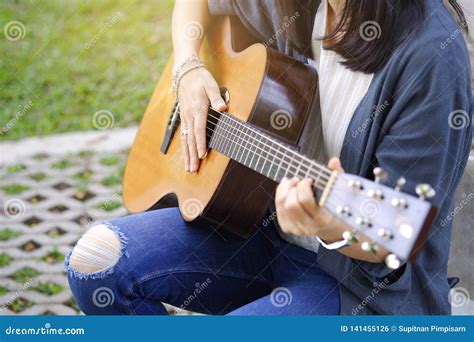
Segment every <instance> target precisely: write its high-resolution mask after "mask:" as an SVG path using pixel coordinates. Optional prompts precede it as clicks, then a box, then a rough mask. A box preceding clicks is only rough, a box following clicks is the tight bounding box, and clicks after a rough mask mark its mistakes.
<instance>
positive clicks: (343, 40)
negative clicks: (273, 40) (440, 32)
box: [276, 0, 467, 73]
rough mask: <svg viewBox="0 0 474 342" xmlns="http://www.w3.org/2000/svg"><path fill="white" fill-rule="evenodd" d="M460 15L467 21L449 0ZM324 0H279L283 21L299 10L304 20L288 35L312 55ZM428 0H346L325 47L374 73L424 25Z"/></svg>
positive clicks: (356, 67) (453, 1)
mask: <svg viewBox="0 0 474 342" xmlns="http://www.w3.org/2000/svg"><path fill="white" fill-rule="evenodd" d="M449 2H450V4H451V6H452V7H453V9H454V11H455V12H456V13H457V15H458V16H459V18H460V21H461V23H462V25H461V27H463V29H465V30H466V31H467V24H466V20H465V17H464V14H463V12H462V10H461V7H460V6H459V5H458V3H457V2H456V0H449ZM319 3H320V0H277V3H276V7H277V11H278V12H279V14H280V16H281V18H282V20H284V18H287V17H288V16H291V15H293V14H294V13H299V14H300V18H301V21H302V22H298V23H297V24H296V25H292V26H291V27H289V28H288V29H287V30H286V31H285V34H286V35H287V39H288V41H289V43H290V45H291V46H292V47H293V48H294V49H296V50H297V51H299V52H300V53H302V54H304V55H306V56H311V34H312V27H313V23H314V17H315V14H316V9H317V7H318V5H319ZM425 7H426V4H425V0H346V3H345V6H344V10H343V12H342V17H341V20H340V21H339V23H338V25H337V27H336V28H335V29H334V30H333V31H332V32H328V34H327V35H326V36H325V37H320V38H321V40H323V41H324V42H325V48H326V49H327V50H332V51H335V52H337V53H338V54H340V55H341V56H342V57H343V58H344V62H343V65H345V66H346V67H347V68H349V69H351V70H353V71H362V72H365V73H374V72H376V71H377V70H379V69H380V67H382V66H383V65H384V64H385V62H386V61H387V60H388V59H389V58H390V56H391V55H392V53H393V51H394V50H395V48H396V47H397V46H398V45H400V44H401V43H402V42H403V41H404V40H406V39H407V38H408V37H409V36H410V35H412V34H414V33H415V32H416V31H417V30H418V29H419V28H420V27H421V25H422V24H423V21H424V19H425V15H426V14H425V11H426V8H425Z"/></svg>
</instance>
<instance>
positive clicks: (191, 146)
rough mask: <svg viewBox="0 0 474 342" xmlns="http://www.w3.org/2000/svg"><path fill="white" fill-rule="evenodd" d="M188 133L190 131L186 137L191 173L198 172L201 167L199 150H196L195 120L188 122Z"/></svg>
mask: <svg viewBox="0 0 474 342" xmlns="http://www.w3.org/2000/svg"><path fill="white" fill-rule="evenodd" d="M191 118H192V116H191ZM187 131H188V134H187V135H186V137H187V144H188V153H189V171H191V172H196V171H197V169H198V165H199V159H198V155H197V149H196V138H195V136H194V122H193V119H191V120H189V121H188V125H187Z"/></svg>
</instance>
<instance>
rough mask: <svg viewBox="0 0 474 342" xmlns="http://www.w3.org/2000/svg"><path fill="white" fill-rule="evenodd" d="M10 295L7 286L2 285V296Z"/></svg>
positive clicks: (0, 286)
mask: <svg viewBox="0 0 474 342" xmlns="http://www.w3.org/2000/svg"><path fill="white" fill-rule="evenodd" d="M7 293H8V289H7V288H6V287H5V286H2V285H0V296H3V295H6V294H7Z"/></svg>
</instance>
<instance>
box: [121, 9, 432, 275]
mask: <svg viewBox="0 0 474 342" xmlns="http://www.w3.org/2000/svg"><path fill="white" fill-rule="evenodd" d="M242 33H243V31H242V29H241V27H239V26H238V25H236V22H235V21H233V20H232V19H231V18H229V17H218V18H217V19H215V20H214V21H213V23H212V24H211V27H210V29H209V30H208V33H207V34H206V37H205V39H204V42H203V46H202V48H201V51H200V57H201V59H202V60H203V61H204V63H205V65H206V67H207V68H208V69H209V71H210V72H211V73H212V75H213V76H214V77H215V79H216V81H217V82H218V84H219V85H220V86H221V87H222V88H221V93H222V96H223V98H224V99H225V101H226V102H227V104H228V112H225V113H221V112H217V111H215V110H213V109H211V108H209V114H208V119H207V146H208V148H209V151H208V154H207V157H206V158H205V159H204V160H202V161H201V165H200V168H199V170H198V172H197V173H187V172H185V171H184V167H183V165H184V164H183V161H182V159H181V144H180V137H179V125H180V119H179V104H178V103H177V102H176V99H175V97H174V94H173V93H172V92H171V91H170V88H171V72H172V65H173V61H172V59H171V60H170V61H169V62H168V64H167V66H166V68H165V69H164V71H163V73H162V76H161V78H160V80H159V82H158V85H157V87H156V90H155V91H154V94H153V97H152V99H151V102H150V104H149V105H148V108H147V110H146V113H145V115H144V117H143V120H142V123H141V125H140V128H139V130H138V133H137V136H136V138H135V141H134V144H133V147H132V149H131V152H130V155H129V159H128V163H127V167H126V171H125V177H124V182H123V198H124V203H125V206H126V208H127V209H128V210H129V211H130V212H131V213H137V212H143V211H147V210H153V209H157V208H161V207H169V206H179V210H180V212H181V215H182V217H183V219H184V220H185V221H188V222H192V221H196V220H205V221H207V222H209V223H211V224H212V225H214V226H215V228H224V229H227V230H230V231H232V232H234V233H235V234H237V235H240V236H243V237H247V236H248V235H249V234H251V232H252V231H253V230H254V229H256V227H257V225H258V224H259V222H261V220H262V218H263V217H264V216H265V214H266V213H267V210H268V208H269V205H270V204H271V201H273V199H274V192H275V189H276V186H277V184H278V182H279V181H280V180H281V179H282V178H283V177H299V178H301V179H303V178H312V179H313V180H314V193H315V196H316V199H317V201H318V203H319V205H320V206H324V207H326V208H327V209H329V210H330V211H331V212H332V213H334V214H335V215H337V216H338V217H339V218H340V219H341V220H342V221H344V222H345V223H346V224H347V225H348V226H350V227H352V229H351V230H350V231H348V232H346V233H345V236H346V237H348V238H350V239H351V240H353V241H354V240H357V237H358V236H359V234H363V235H365V236H366V237H367V238H368V239H369V241H371V242H364V243H363V244H362V248H363V249H364V250H366V251H368V252H375V251H376V250H377V248H378V247H379V246H381V247H384V248H385V249H387V250H388V251H390V253H391V254H389V256H388V257H387V258H386V260H385V261H386V264H387V265H388V266H389V267H391V268H397V267H399V266H400V265H401V263H403V262H405V261H406V260H408V259H410V258H414V257H415V255H416V252H417V251H419V249H420V246H421V244H422V242H423V238H424V236H425V235H426V232H427V230H428V228H429V226H430V224H431V221H432V219H433V217H434V215H435V212H436V210H435V208H434V207H432V205H431V204H430V203H429V202H428V201H426V200H425V199H428V198H430V197H432V196H433V195H434V191H433V190H432V188H431V187H430V186H429V185H427V184H420V185H419V186H418V187H417V193H418V194H419V195H420V197H421V198H416V197H414V196H411V195H408V194H404V193H402V192H401V191H400V188H401V186H403V183H404V180H403V178H401V179H400V180H399V182H398V183H397V184H398V185H397V187H396V188H395V189H392V188H390V187H387V186H384V185H382V184H380V180H382V179H383V178H384V176H385V172H384V171H383V170H382V169H380V168H376V169H375V170H374V173H375V181H371V180H368V179H364V178H361V177H359V176H356V175H351V174H347V173H342V172H336V171H331V170H329V169H328V168H327V167H326V166H324V165H320V164H318V163H317V162H315V161H313V160H311V159H309V158H308V157H306V156H305V155H303V154H301V153H300V152H299V151H298V145H297V144H298V140H299V138H300V136H301V133H302V131H303V128H304V126H305V122H306V119H307V117H308V116H309V115H314V111H315V110H318V109H319V103H318V101H319V98H318V96H317V94H318V89H317V87H318V74H317V72H316V70H315V69H314V68H312V67H311V66H309V65H307V64H304V63H302V62H298V61H296V60H294V59H292V58H290V57H288V56H286V55H284V54H281V53H278V52H277V51H275V50H273V49H271V48H267V47H266V46H265V45H263V44H260V43H255V44H251V45H250V46H248V44H249V43H250V41H249V40H248V39H244V38H242V37H248V35H243V34H242ZM367 208H369V209H367ZM370 208H372V209H370ZM374 209H375V210H374Z"/></svg>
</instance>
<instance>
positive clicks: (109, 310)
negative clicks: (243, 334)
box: [65, 208, 339, 315]
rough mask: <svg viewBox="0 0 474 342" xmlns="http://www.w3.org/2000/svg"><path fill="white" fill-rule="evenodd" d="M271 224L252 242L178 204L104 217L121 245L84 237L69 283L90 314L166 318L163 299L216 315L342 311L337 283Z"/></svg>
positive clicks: (69, 270)
mask: <svg viewBox="0 0 474 342" xmlns="http://www.w3.org/2000/svg"><path fill="white" fill-rule="evenodd" d="M268 222H269V221H268V220H267V222H266V223H267V224H265V225H260V226H259V228H258V229H256V231H255V233H254V234H253V235H252V236H251V237H250V238H249V239H246V240H244V239H240V238H237V237H235V236H233V235H232V234H229V233H226V232H224V231H222V230H215V229H213V228H212V227H210V226H209V225H207V224H205V223H201V224H194V223H193V224H189V223H186V222H184V221H183V220H182V218H181V216H180V214H179V211H178V209H177V208H169V209H160V210H156V211H151V212H146V213H142V214H137V215H131V216H128V217H124V218H120V219H117V220H113V221H111V222H105V223H103V224H102V227H103V230H104V232H106V231H107V230H108V232H109V233H114V234H115V236H112V237H113V238H115V240H116V241H115V243H112V242H111V239H110V238H105V239H104V238H102V242H103V243H107V245H106V246H107V248H106V249H108V251H103V250H102V251H101V250H100V248H99V249H94V240H93V239H89V240H87V241H86V239H85V238H84V241H85V242H83V243H82V247H81V248H82V251H83V253H77V256H76V257H78V258H79V260H80V261H85V264H84V265H86V266H85V268H84V269H83V271H84V270H86V272H81V271H80V270H78V269H76V268H75V267H74V266H73V265H71V264H72V262H71V252H70V253H68V255H67V256H66V260H65V267H66V270H67V273H68V280H69V284H70V288H71V290H72V293H73V295H74V297H75V299H76V301H77V303H78V305H79V307H80V308H81V310H82V311H83V312H84V313H85V314H90V315H166V314H167V310H166V309H165V306H164V305H163V304H162V303H168V304H171V305H174V306H175V307H178V308H181V309H186V310H190V311H194V312H200V313H204V314H214V315H222V314H233V315H336V314H339V288H338V283H337V281H336V280H335V279H334V278H332V277H331V276H329V275H328V274H327V273H325V272H324V271H322V270H321V269H320V268H319V267H318V265H317V263H316V254H315V253H313V252H310V251H308V250H305V249H303V248H300V247H298V246H295V245H292V244H289V243H287V242H286V241H284V240H283V239H282V238H281V237H280V235H279V234H278V232H277V231H276V228H275V227H274V225H273V224H271V223H270V224H268ZM104 225H105V226H104ZM92 228H94V227H92ZM92 228H91V229H92ZM107 228H108V229H107ZM112 240H113V239H112ZM77 248H78V246H76V247H75V250H76V249H77ZM94 251H95V252H94ZM110 251H116V253H115V254H114V253H110ZM97 252H98V253H99V254H97ZM98 255H99V256H98ZM87 267H92V268H90V269H91V270H94V269H96V271H90V270H89V271H87ZM94 267H95V268H94Z"/></svg>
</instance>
